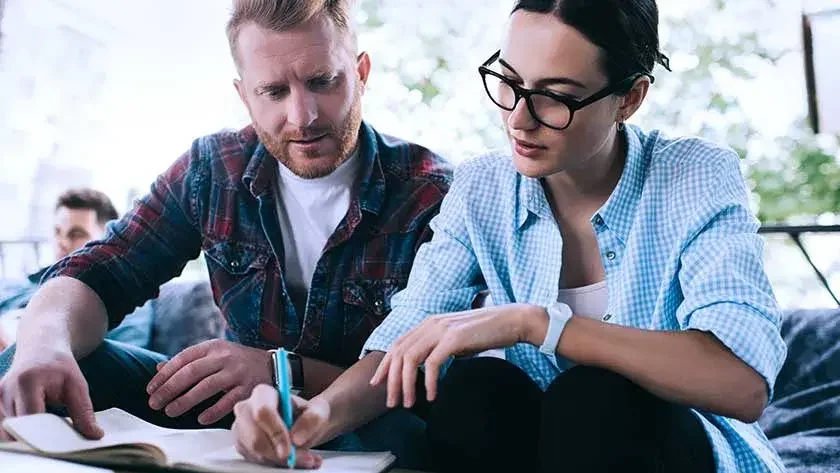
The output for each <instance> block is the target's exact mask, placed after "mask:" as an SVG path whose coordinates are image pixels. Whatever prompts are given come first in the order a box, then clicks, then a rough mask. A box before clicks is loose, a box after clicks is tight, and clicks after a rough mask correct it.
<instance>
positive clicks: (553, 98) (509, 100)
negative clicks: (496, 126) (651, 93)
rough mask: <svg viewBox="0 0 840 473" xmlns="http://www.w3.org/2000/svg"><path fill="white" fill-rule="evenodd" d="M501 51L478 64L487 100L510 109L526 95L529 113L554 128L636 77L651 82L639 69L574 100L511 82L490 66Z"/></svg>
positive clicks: (562, 127) (563, 125)
mask: <svg viewBox="0 0 840 473" xmlns="http://www.w3.org/2000/svg"><path fill="white" fill-rule="evenodd" d="M500 54H501V51H496V53H495V54H493V55H492V56H490V59H488V60H486V61H484V64H482V65H481V66H480V67H479V68H478V73H479V74H481V78H482V80H483V81H484V90H486V91H487V95H488V96H490V100H492V101H493V103H495V104H496V105H497V106H498V107H499V108H501V109H502V110H506V111H508V112H510V111H513V109H515V108H516V105H517V104H518V103H519V99H521V98H525V103H526V104H527V105H528V111H530V112H531V116H533V117H534V119H535V120H537V121H538V122H539V123H540V124H542V125H545V126H547V127H549V128H551V129H553V130H565V129H566V128H568V127H569V125H571V124H572V118H574V116H575V112H577V111H578V110H580V109H582V108H583V107H586V106H587V105H591V104H593V103H595V102H597V101H599V100H601V99H603V98H604V97H609V96H610V95H612V94H614V93H616V92H619V91H626V90H629V89H630V87H632V85H633V84H634V83H635V82H636V80H637V79H638V78H639V77H642V76H648V77H650V82H651V83H653V80H654V78H653V76H652V75H650V74H648V73H645V72H638V73H636V74H633V75H631V76H629V77H627V78H625V79H624V80H621V81H618V82H616V83H614V84H610V85H607V86H606V87H604V88H603V89H601V90H599V91H598V92H595V93H594V94H592V95H590V96H589V97H587V98H585V99H583V100H575V99H573V98H571V97H565V96H563V95H559V94H556V93H554V92H551V91H548V90H534V89H526V88H524V87H520V86H519V85H517V84H515V83H513V81H512V80H511V79H509V78H507V77H505V76H503V75H502V74H500V73H498V72H496V71H494V70H492V69H490V65H491V64H493V63H494V62H496V60H498V59H499V55H500Z"/></svg>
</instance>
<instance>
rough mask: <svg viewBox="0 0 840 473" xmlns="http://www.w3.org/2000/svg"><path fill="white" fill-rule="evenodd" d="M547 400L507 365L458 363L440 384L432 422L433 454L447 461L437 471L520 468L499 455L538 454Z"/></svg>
mask: <svg viewBox="0 0 840 473" xmlns="http://www.w3.org/2000/svg"><path fill="white" fill-rule="evenodd" d="M541 396H542V391H540V389H539V387H538V386H537V385H536V384H535V383H534V382H533V381H532V380H531V379H530V378H529V377H528V376H527V375H526V374H525V373H524V372H522V370H520V369H519V368H517V367H516V366H514V365H512V364H510V363H508V362H506V361H504V360H499V359H496V358H471V359H464V360H457V361H456V362H454V363H453V364H452V365H451V366H450V368H449V369H448V370H447V373H446V375H445V377H444V378H443V379H442V380H441V382H440V387H439V389H438V395H437V397H436V399H435V401H434V402H433V403H432V405H431V408H430V414H429V417H428V419H427V428H426V432H427V438H428V445H429V449H430V452H431V455H432V457H434V458H439V459H441V460H443V459H446V460H445V461H446V463H441V464H438V465H436V469H437V470H440V471H464V470H463V468H465V467H469V468H476V467H477V468H479V469H484V470H482V471H496V467H499V468H502V469H504V468H508V467H513V466H516V465H515V464H513V463H512V464H511V465H503V464H504V463H505V461H506V460H505V459H500V458H499V457H498V455H497V453H498V452H499V451H501V450H500V449H502V450H505V451H521V450H522V449H523V448H529V449H530V450H531V451H532V452H534V453H535V452H536V440H537V435H538V430H539V403H540V398H541ZM512 433H515V434H513V435H512ZM533 457H534V454H532V455H531V458H533ZM518 461H521V460H518ZM485 462H489V463H486V464H485ZM459 469H460V470H459Z"/></svg>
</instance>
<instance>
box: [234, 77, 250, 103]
mask: <svg viewBox="0 0 840 473" xmlns="http://www.w3.org/2000/svg"><path fill="white" fill-rule="evenodd" d="M233 87H234V88H235V89H236V93H237V94H239V99H240V100H242V103H243V104H244V105H245V106H246V107H247V106H248V98H247V97H248V96H247V94H246V93H245V86H244V85H243V84H242V80H241V79H233Z"/></svg>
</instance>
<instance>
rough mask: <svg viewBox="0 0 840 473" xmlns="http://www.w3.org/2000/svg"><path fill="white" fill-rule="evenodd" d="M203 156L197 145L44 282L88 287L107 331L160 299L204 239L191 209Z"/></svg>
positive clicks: (52, 270) (59, 265)
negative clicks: (64, 280) (60, 280)
mask: <svg viewBox="0 0 840 473" xmlns="http://www.w3.org/2000/svg"><path fill="white" fill-rule="evenodd" d="M199 158H200V152H199V145H198V143H197V142H196V144H194V146H193V148H192V149H191V151H190V152H188V153H186V154H184V155H183V156H181V158H179V159H178V160H177V161H176V162H175V163H174V164H173V165H172V166H171V167H170V168H169V169H168V170H167V171H166V172H165V173H163V174H162V175H160V176H159V177H158V178H157V180H156V181H155V182H154V184H152V186H151V191H150V192H149V194H148V195H146V196H145V197H143V198H142V199H140V200H138V201H137V203H136V204H135V206H134V208H133V209H132V210H131V211H129V212H128V213H127V214H125V215H124V216H123V217H122V218H121V219H119V220H116V221H113V222H110V223H109V224H108V226H107V230H106V233H105V236H104V237H103V238H102V239H101V240H98V241H93V242H90V243H88V244H87V245H85V246H84V247H83V248H81V249H79V250H78V251H76V252H75V253H73V254H71V255H69V256H67V257H66V258H63V259H62V260H60V261H58V262H57V263H56V264H55V265H53V266H52V267H51V268H50V269H49V270H48V271H47V272H46V274H45V275H44V277H43V279H42V282H45V281H47V280H49V279H51V278H55V277H58V276H68V277H72V278H75V279H77V280H79V281H81V282H83V283H85V284H86V285H87V286H88V287H90V288H91V289H93V291H94V292H96V294H97V295H98V296H99V298H100V299H101V300H102V302H103V303H104V305H105V308H106V310H107V311H108V320H109V328H113V327H116V326H117V325H119V323H120V322H121V321H122V319H123V318H124V317H125V315H126V314H128V313H130V312H132V311H133V310H134V309H135V308H136V307H140V306H142V305H143V304H144V303H145V302H146V301H147V300H149V299H151V298H154V297H156V296H157V293H158V290H159V288H160V285H161V284H163V283H164V282H166V281H168V280H170V279H171V278H173V277H174V276H176V275H178V274H180V273H181V271H183V269H184V266H185V265H186V264H187V262H189V261H190V260H192V259H195V258H197V257H198V255H199V251H200V248H201V236H200V233H199V231H198V228H197V224H196V217H195V213H194V210H195V208H194V205H193V204H194V200H195V199H196V195H195V193H196V189H195V185H194V181H196V180H198V179H197V177H198V176H197V173H198V169H199V166H200V159H199Z"/></svg>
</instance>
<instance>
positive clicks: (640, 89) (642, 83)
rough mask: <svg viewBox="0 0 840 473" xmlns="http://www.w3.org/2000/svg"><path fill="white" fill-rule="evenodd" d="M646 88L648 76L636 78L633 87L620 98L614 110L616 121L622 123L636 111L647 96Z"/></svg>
mask: <svg viewBox="0 0 840 473" xmlns="http://www.w3.org/2000/svg"><path fill="white" fill-rule="evenodd" d="M648 89H650V77H648V76H646V75H645V76H642V77H639V78H638V79H636V82H634V83H633V87H631V88H630V91H629V92H627V94H625V95H624V96H623V97H622V98H621V105H620V106H619V107H618V111H617V112H616V116H615V121H616V122H617V123H624V122H626V121H627V120H628V119H630V117H632V116H633V114H634V113H636V110H638V109H639V107H641V106H642V103H643V102H644V101H645V97H646V96H647V93H648Z"/></svg>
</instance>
